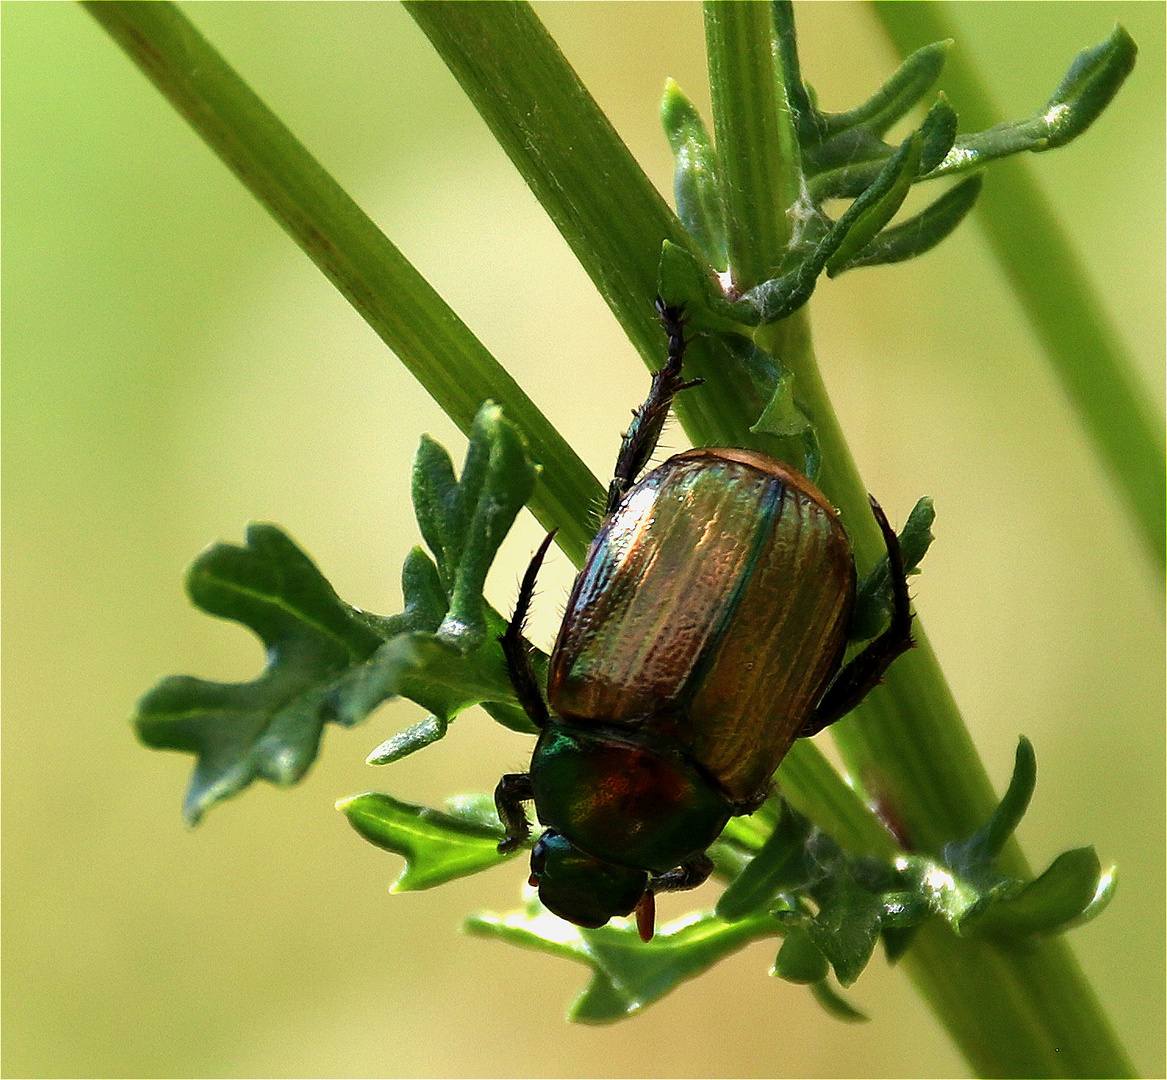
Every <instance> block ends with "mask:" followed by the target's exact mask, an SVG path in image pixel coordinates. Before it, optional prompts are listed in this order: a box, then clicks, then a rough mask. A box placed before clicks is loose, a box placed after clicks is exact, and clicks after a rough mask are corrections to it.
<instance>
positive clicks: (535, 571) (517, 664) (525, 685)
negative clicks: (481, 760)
mask: <svg viewBox="0 0 1167 1080" xmlns="http://www.w3.org/2000/svg"><path fill="white" fill-rule="evenodd" d="M557 531H558V530H556V529H552V530H551V531H550V532H549V533H548V534H547V535H546V536H545V537H544V538H543V543H541V544H540V545H539V549H538V550H537V551H536V552H535V554H534V555H532V556H531V561H530V563H529V564H528V566H527V572H526V573H525V574H524V575H523V583H522V585H520V586H519V598H518V600H516V601H515V613H514V614H513V615H512V616H511V621H510V622H509V623H507V629H506V633H505V634H502V635H500V636H499V639H498V640H499V644H500V645H502V652H503V656H504V657H505V658H506V663H507V674H508V675H509V676H510V680H511V686H512V687H514V691H515V697H517V698H518V699H519V704H520V705H522V707H523V711H524V712H525V713H526V714H527V715H528V716H529V717H530V718H531V723H533V724H534V725H535V726H536V727H537V728H542V727H543V726H544V725H545V724H546V723H547V716H548V712H547V702H545V701H544V700H543V694H542V692H541V691H540V689H539V684H538V683H537V682H536V681H535V675H534V673H533V672H532V671H531V657H530V652H529V650H530V646H529V645H528V644H527V639H526V638H525V637H523V624H524V623H525V622H526V621H527V612H528V611H529V610H530V607H531V597H532V596H533V595H534V593H535V580H536V579H537V578H538V576H539V567H540V566H542V565H543V557H544V556H545V555H546V554H547V549H548V548H549V547H550V546H551V541H552V540H554V539H555V533H556V532H557ZM528 797H529V796H528Z"/></svg>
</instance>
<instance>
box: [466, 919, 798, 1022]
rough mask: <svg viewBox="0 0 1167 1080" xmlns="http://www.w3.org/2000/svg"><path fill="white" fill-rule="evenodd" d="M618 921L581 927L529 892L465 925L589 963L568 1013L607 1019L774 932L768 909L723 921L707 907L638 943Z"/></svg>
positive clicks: (616, 1017)
mask: <svg viewBox="0 0 1167 1080" xmlns="http://www.w3.org/2000/svg"><path fill="white" fill-rule="evenodd" d="M620 922H621V923H623V925H616V923H615V921H614V922H613V923H610V924H609V925H607V926H602V927H600V928H599V929H598V930H581V929H580V928H578V927H575V926H572V925H571V924H570V923H567V922H564V921H563V920H562V919H559V918H556V917H555V916H554V915H551V914H550V913H548V912H546V911H545V910H544V909H543V908H542V907H541V906H540V905H539V904H538V902H537V901H536V900H534V899H533V898H532V900H531V902H530V903H529V905H528V907H527V909H526V910H524V911H517V912H512V913H511V914H509V915H505V916H503V915H494V914H490V913H480V914H477V915H472V916H470V918H468V919H467V920H466V923H465V929H466V931H467V933H470V934H474V935H476V936H478V937H494V938H498V939H500V940H502V941H507V942H509V943H510V944H512V945H518V946H520V947H521V948H525V949H534V950H536V951H539V952H546V953H549V954H551V955H553V956H560V957H567V958H568V959H572V960H576V961H578V962H580V963H582V964H585V965H587V966H588V967H589V968H591V969H592V979H591V982H590V983H589V985H588V986H587V988H586V989H585V990H584V992H583V993H582V994H581V995H580V996H579V998H577V999H576V1001H575V1003H574V1004H573V1005H572V1007H571V1010H570V1012H569V1013H568V1017H569V1019H571V1020H574V1021H576V1022H578V1023H583V1024H609V1023H612V1022H613V1021H616V1020H622V1019H624V1018H625V1017H627V1016H630V1015H632V1014H634V1013H637V1012H639V1011H640V1010H641V1009H643V1008H645V1007H646V1006H648V1005H650V1004H652V1003H653V1002H654V1001H657V1000H659V999H660V998H662V997H663V996H664V995H665V994H667V993H668V992H669V991H670V990H673V989H675V988H676V987H677V986H678V985H679V984H680V983H682V982H684V981H685V980H687V979H691V978H694V977H695V976H697V975H700V974H701V973H702V972H703V971H705V970H706V969H708V968H709V967H711V966H712V965H713V964H715V963H717V961H719V960H721V959H722V958H723V957H725V956H728V955H729V954H730V953H733V952H736V951H737V950H739V949H741V948H742V947H743V946H745V945H747V944H748V943H749V942H750V941H753V940H754V939H756V938H759V937H768V936H771V935H773V934H775V933H776V932H777V923H776V922H775V921H774V920H773V919H772V918H770V917H769V916H759V917H756V918H753V919H746V920H742V921H739V922H734V923H726V922H723V921H722V920H721V919H718V918H716V917H715V916H714V915H712V914H709V913H706V914H697V913H694V914H693V915H691V916H689V917H688V918H686V919H684V920H680V921H678V922H675V923H670V924H668V925H666V926H664V927H662V928H661V929H660V930H659V931H658V932H657V934H656V936H655V937H654V938H653V939H652V941H651V942H648V943H647V944H645V943H644V942H642V941H641V940H640V938H639V937H638V935H637V933H636V930H635V929H634V928H633V927H632V926H631V925H630V924H628V923H627V921H626V920H620Z"/></svg>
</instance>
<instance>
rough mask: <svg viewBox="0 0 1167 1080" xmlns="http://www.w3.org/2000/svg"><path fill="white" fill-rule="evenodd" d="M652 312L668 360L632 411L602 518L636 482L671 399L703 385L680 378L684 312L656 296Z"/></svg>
mask: <svg viewBox="0 0 1167 1080" xmlns="http://www.w3.org/2000/svg"><path fill="white" fill-rule="evenodd" d="M656 311H657V315H658V316H660V321H661V325H663V326H664V328H665V333H666V334H668V337H669V352H668V358H667V359H666V360H665V363H664V366H663V367H661V368H660V369H659V370H658V371H656V372H655V373H654V374H653V376H652V388H651V389H650V390H649V392H648V397H647V399H646V400H645V402H644V404H643V405H641V406H640V407H639V408H638V409H635V410H634V411H633V413H632V423H631V424H630V425H629V427H628V430H627V431H626V432H625V433H624V442H623V443H622V444H621V446H620V455H619V457H617V458H616V472H615V475H614V476H613V477H612V482H611V483H610V484H609V485H608V504H607V506H606V507H605V508H604V515H605V516H607V515H608V514H610V513H611V512H612V511H613V510H615V509H616V506H617V504H618V503H619V502H620V500H621V499H622V498H624V494H625V492H627V491H628V489H629V488H630V487H632V485H633V484H634V483H635V482H636V477H637V476H639V475H640V471H641V470H642V469H643V468H644V466H645V465H646V464H647V462H648V459H649V458H650V457H652V452H653V451H654V450H655V449H656V444H657V440H659V439H660V433H661V429H662V428H663V427H664V424H665V419H666V418H667V417H668V415H669V407H670V406H671V405H672V403H673V398H674V397H676V395H677V394H678V393H679V392H680V391H682V390H687V389H688V388H689V387H690V386H697V385H698V384H699V383H701V382H704V380H703V379H690V380H689V381H688V382H686V381H685V380H683V379H682V378H681V364H682V363H683V361H684V357H685V345H686V344H687V342H686V341H685V319H684V309H683V308H682V307H673V306H672V305H670V304H666V303H665V302H664V301H663V300H662V299H661V298H660V297H659V296H658V297H657V298H656Z"/></svg>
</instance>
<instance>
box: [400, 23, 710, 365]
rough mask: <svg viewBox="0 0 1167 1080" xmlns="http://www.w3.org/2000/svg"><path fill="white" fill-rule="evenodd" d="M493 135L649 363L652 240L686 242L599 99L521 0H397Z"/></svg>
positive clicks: (655, 335)
mask: <svg viewBox="0 0 1167 1080" xmlns="http://www.w3.org/2000/svg"><path fill="white" fill-rule="evenodd" d="M405 7H406V9H407V10H408V11H409V14H410V15H411V16H413V19H414V21H415V22H416V23H417V25H418V26H419V27H421V29H422V30H423V31H424V32H425V34H426V36H427V37H428V38H429V39H430V42H431V43H432V44H433V46H434V48H435V49H436V50H437V51H438V53H439V55H440V56H441V57H442V59H443V60H444V61H445V63H446V65H447V66H448V67H449V68H450V70H451V72H453V74H454V76H455V78H457V80H458V82H459V84H460V85H461V87H462V89H463V90H464V91H465V93H466V95H467V97H469V98H470V100H471V101H472V102H473V103H474V106H475V108H476V109H477V110H478V111H479V113H480V114H481V116H482V118H483V120H485V121H486V123H487V126H488V127H489V128H490V130H491V133H492V134H493V135H494V137H495V138H496V139H497V140H498V142H499V145H501V146H502V148H503V149H504V150H505V151H506V153H507V155H508V156H509V157H510V159H511V161H512V162H514V163H515V166H516V167H517V168H518V169H519V172H520V173H521V174H522V177H523V179H524V180H525V181H526V182H527V184H528V186H529V187H530V188H531V190H532V192H534V194H535V196H536V197H537V198H538V200H539V202H540V204H541V205H542V206H543V208H544V210H546V211H547V213H548V215H549V216H550V217H551V220H552V221H554V222H555V226H556V228H558V229H559V231H560V232H561V233H562V234H563V238H564V239H565V240H566V241H567V242H568V244H569V245H570V246H571V249H572V251H573V252H575V254H576V257H577V258H579V260H580V262H581V263H582V264H583V267H584V269H585V270H586V271H587V273H588V275H589V276H590V277H591V279H592V281H593V282H594V283H595V286H596V288H597V289H598V290H599V292H600V294H601V295H602V296H603V297H604V299H605V300H606V301H607V303H608V305H609V307H611V308H612V310H613V311H614V312H616V314H617V317H618V318H619V320H620V324H621V326H623V328H624V331H625V333H627V335H628V337H629V340H631V341H632V343H633V345H634V346H635V347H636V349H637V351H638V352H639V353H640V355H641V356H642V357H644V359H645V362H646V363H648V364H649V365H650V366H651V367H659V366H660V363H661V360H662V358H663V357H662V342H663V338H662V336H661V329H660V324H659V323H658V322H657V319H656V313H655V311H654V309H653V300H654V298H655V297H656V274H657V264H658V262H659V261H660V250H661V243H662V242H663V241H665V240H669V241H671V242H672V243H674V244H679V245H681V246H682V247H690V248H691V247H692V245H691V241H690V240H689V236H688V234H687V233H686V232H685V230H684V228H683V227H682V225H681V223H680V222H679V221H678V220H677V217H676V215H675V214H674V213H673V212H672V211H671V210H670V209H669V207H668V205H667V204H666V203H665V201H664V199H662V198H661V196H660V193H659V192H658V191H657V190H656V188H655V187H653V185H652V182H651V181H650V180H649V179H648V177H647V176H645V175H644V173H643V171H642V170H641V169H640V167H639V166H638V165H637V164H636V161H635V159H634V158H633V157H632V154H631V153H630V152H629V150H628V148H627V147H626V146H625V145H624V143H623V142H622V141H621V139H620V137H619V135H617V134H616V131H615V129H614V128H613V127H612V125H611V123H610V122H609V120H608V118H607V116H605V115H604V113H603V110H601V109H600V107H599V106H598V105H597V104H596V102H595V100H594V99H593V98H592V96H591V94H589V93H588V91H587V88H586V87H585V86H584V85H583V83H581V82H580V81H579V76H577V75H576V73H575V72H574V71H573V70H572V68H571V66H570V65H569V64H568V63H567V61H566V60H565V59H564V58H563V54H562V53H561V52H560V51H559V47H558V46H557V45H556V44H555V41H554V40H553V39H552V37H551V35H550V34H548V33H547V30H546V28H545V27H544V26H543V24H542V23H541V22H540V21H539V19H538V18H537V17H536V15H535V13H534V12H533V11H532V10H531V8H530V7H529V6H528V5H527V4H525V3H483V4H479V3H473V4H467V3H462V2H460V0H420V2H419V0H405Z"/></svg>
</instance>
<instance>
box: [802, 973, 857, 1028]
mask: <svg viewBox="0 0 1167 1080" xmlns="http://www.w3.org/2000/svg"><path fill="white" fill-rule="evenodd" d="M810 992H811V993H812V994H813V995H814V999H815V1001H817V1002H818V1003H819V1004H820V1005H821V1006H822V1007H823V1008H824V1009H826V1011H827V1012H828V1013H830V1014H831V1016H833V1017H834V1018H835V1019H836V1020H842V1021H844V1022H845V1023H848V1024H862V1023H866V1022H867V1019H868V1017H867V1014H866V1013H863V1012H860V1011H859V1010H858V1009H857V1008H855V1006H854V1005H852V1004H851V1003H850V1002H849V1001H848V1000H847V999H846V998H845V997H843V995H842V994H840V993H839V992H838V991H837V990H835V988H834V987H833V986H831V984H830V983H829V982H828V981H827V980H826V979H823V981H822V982H817V983H812V984H811V988H810Z"/></svg>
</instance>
